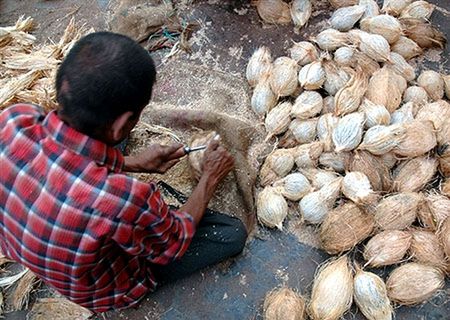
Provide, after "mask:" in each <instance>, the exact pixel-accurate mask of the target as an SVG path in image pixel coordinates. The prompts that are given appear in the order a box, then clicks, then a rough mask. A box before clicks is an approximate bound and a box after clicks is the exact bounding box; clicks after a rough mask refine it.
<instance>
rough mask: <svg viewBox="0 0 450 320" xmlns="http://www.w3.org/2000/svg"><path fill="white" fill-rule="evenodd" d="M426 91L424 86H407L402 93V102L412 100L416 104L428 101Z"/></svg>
mask: <svg viewBox="0 0 450 320" xmlns="http://www.w3.org/2000/svg"><path fill="white" fill-rule="evenodd" d="M428 99H429V97H428V93H427V92H426V91H425V89H424V88H422V87H418V86H411V87H408V88H407V89H406V90H405V92H404V93H403V102H405V103H408V102H412V103H415V104H417V105H420V106H422V105H424V104H426V103H427V102H428Z"/></svg>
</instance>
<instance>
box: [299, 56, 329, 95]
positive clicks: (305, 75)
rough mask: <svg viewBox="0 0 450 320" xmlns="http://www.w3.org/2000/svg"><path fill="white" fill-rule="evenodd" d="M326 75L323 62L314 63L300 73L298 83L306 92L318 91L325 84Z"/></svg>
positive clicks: (306, 66)
mask: <svg viewBox="0 0 450 320" xmlns="http://www.w3.org/2000/svg"><path fill="white" fill-rule="evenodd" d="M325 78H326V74H325V69H324V68H323V66H322V62H320V61H314V62H312V63H309V64H307V65H305V66H303V67H302V68H301V69H300V72H299V73H298V82H300V85H301V86H302V88H304V89H306V90H317V89H319V88H320V87H322V85H323V83H324V82H325Z"/></svg>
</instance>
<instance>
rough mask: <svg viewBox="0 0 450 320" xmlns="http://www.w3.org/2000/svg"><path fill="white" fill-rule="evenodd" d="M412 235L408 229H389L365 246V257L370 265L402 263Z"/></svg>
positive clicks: (379, 265)
mask: <svg viewBox="0 0 450 320" xmlns="http://www.w3.org/2000/svg"><path fill="white" fill-rule="evenodd" d="M411 241H412V235H411V234H410V233H409V232H407V231H399V230H387V231H382V232H380V233H378V234H377V235H375V236H374V237H373V238H372V239H370V240H369V242H367V244H366V246H365V248H364V259H365V260H366V261H367V265H369V266H370V267H375V268H378V267H382V266H389V265H392V264H397V263H400V262H401V261H402V260H403V258H404V257H405V255H406V252H407V251H408V249H409V247H410V246H411Z"/></svg>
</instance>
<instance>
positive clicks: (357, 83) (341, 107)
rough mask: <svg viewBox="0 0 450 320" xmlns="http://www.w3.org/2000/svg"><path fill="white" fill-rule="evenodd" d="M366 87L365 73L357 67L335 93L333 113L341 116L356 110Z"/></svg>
mask: <svg viewBox="0 0 450 320" xmlns="http://www.w3.org/2000/svg"><path fill="white" fill-rule="evenodd" d="M367 88H368V78H367V75H366V73H365V72H364V71H362V69H361V68H358V69H357V70H356V72H354V73H353V75H352V77H351V78H350V80H349V81H348V82H347V83H346V84H345V85H344V86H343V87H342V88H341V89H340V90H339V91H338V92H337V93H336V95H335V97H334V104H335V111H334V114H335V115H337V116H342V115H346V114H349V113H351V112H354V111H356V110H357V109H358V108H359V106H360V105H361V101H362V98H363V97H364V94H365V93H366V91H367Z"/></svg>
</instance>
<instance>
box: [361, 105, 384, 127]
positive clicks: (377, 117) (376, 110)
mask: <svg viewBox="0 0 450 320" xmlns="http://www.w3.org/2000/svg"><path fill="white" fill-rule="evenodd" d="M359 112H363V113H364V116H365V118H366V121H365V123H364V127H365V128H366V129H369V128H371V127H374V126H377V125H388V124H389V123H390V122H391V114H390V113H389V111H387V109H386V108H385V106H383V105H380V104H375V103H373V102H372V101H370V100H369V99H366V98H364V99H363V100H362V103H361V105H360V107H359Z"/></svg>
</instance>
